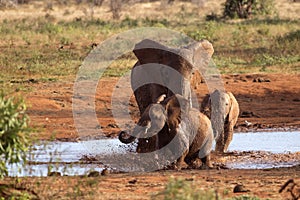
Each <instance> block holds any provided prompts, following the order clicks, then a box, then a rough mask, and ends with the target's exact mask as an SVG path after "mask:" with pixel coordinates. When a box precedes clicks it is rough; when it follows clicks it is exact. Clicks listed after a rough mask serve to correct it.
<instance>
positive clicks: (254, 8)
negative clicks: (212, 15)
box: [223, 0, 274, 19]
mask: <svg viewBox="0 0 300 200" xmlns="http://www.w3.org/2000/svg"><path fill="white" fill-rule="evenodd" d="M273 4H274V1H273V0H226V2H225V6H224V11H223V17H229V18H244V19H246V18H249V17H251V16H252V15H267V14H271V13H272V12H273V9H274V5H273Z"/></svg>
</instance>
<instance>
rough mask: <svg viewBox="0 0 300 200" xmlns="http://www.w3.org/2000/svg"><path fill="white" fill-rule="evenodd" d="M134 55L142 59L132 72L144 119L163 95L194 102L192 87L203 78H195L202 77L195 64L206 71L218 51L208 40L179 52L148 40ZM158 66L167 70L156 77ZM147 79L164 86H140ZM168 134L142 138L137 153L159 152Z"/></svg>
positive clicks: (160, 133)
mask: <svg viewBox="0 0 300 200" xmlns="http://www.w3.org/2000/svg"><path fill="white" fill-rule="evenodd" d="M133 52H134V54H135V55H136V57H137V58H138V62H137V63H136V64H135V65H134V67H133V69H132V71H131V87H132V89H133V91H134V96H135V99H136V101H137V104H138V107H139V111H140V115H142V113H144V112H145V109H146V108H147V107H148V106H149V105H150V104H152V103H155V102H156V99H157V98H158V97H159V96H160V95H162V94H166V97H167V98H168V97H171V96H172V95H174V93H176V94H180V95H182V96H183V97H184V98H186V99H188V100H189V101H191V98H192V97H191V87H190V82H192V83H193V84H195V85H192V87H193V88H194V87H196V85H197V84H199V83H200V82H201V77H198V76H195V77H193V74H196V75H199V73H194V70H195V66H194V65H195V63H197V65H199V64H200V65H201V66H200V67H201V69H203V70H204V69H205V68H206V66H207V64H208V63H209V60H210V59H211V56H212V54H213V52H214V49H213V46H212V45H211V43H209V42H208V41H206V40H203V41H200V42H195V43H192V44H190V45H188V46H186V47H181V48H179V49H172V48H168V47H166V46H164V45H162V44H159V43H158V42H155V41H152V40H148V39H146V40H143V41H141V42H140V43H138V44H136V46H135V48H134V50H133ZM158 65H160V66H165V67H167V68H163V70H159V71H158V72H154V73H153V71H152V69H153V68H155V67H157V66H158ZM197 67H198V66H197ZM168 68H171V70H168ZM172 70H175V71H177V72H178V74H180V76H174V74H172ZM154 71H155V70H154ZM170 71H171V72H170ZM170 73H171V74H170ZM144 77H148V78H149V79H150V80H155V81H153V82H161V83H163V85H161V84H156V83H150V84H142V85H140V84H139V83H143V79H144ZM196 79H199V80H196ZM168 85H169V86H170V85H172V88H173V90H172V91H171V90H170V88H168V87H167V86H168ZM166 134H167V133H166V129H162V130H161V131H160V132H159V133H158V135H157V136H156V137H154V136H153V137H148V138H139V139H138V146H137V152H139V153H145V152H152V151H155V150H156V147H157V145H156V139H157V138H158V140H161V142H160V143H161V144H163V143H165V142H164V138H163V137H164V135H166ZM121 136H125V134H123V133H122V134H121ZM161 136H163V137H161ZM119 138H120V137H119ZM130 139H133V138H130ZM121 141H122V138H121ZM123 141H124V140H123Z"/></svg>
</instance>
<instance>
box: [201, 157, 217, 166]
mask: <svg viewBox="0 0 300 200" xmlns="http://www.w3.org/2000/svg"><path fill="white" fill-rule="evenodd" d="M201 161H202V165H201V166H200V169H213V168H214V167H213V165H212V163H211V161H210V156H206V157H204V158H201Z"/></svg>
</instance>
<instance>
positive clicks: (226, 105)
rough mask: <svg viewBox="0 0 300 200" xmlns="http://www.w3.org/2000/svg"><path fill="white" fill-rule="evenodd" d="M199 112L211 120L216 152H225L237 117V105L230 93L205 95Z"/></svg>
mask: <svg viewBox="0 0 300 200" xmlns="http://www.w3.org/2000/svg"><path fill="white" fill-rule="evenodd" d="M200 111H201V112H202V113H204V114H205V115H207V116H208V117H209V118H210V119H211V123H212V127H213V130H214V137H215V139H216V151H217V152H222V153H223V152H226V151H227V149H228V146H229V144H230V142H231V140H232V137H233V128H234V126H235V124H236V122H237V119H238V115H239V105H238V102H237V100H236V98H235V97H234V96H233V94H232V93H231V92H223V91H219V90H215V91H214V92H213V93H212V94H211V95H206V96H205V97H204V99H203V101H202V104H201V109H200Z"/></svg>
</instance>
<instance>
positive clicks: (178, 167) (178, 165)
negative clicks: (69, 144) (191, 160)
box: [175, 150, 189, 170]
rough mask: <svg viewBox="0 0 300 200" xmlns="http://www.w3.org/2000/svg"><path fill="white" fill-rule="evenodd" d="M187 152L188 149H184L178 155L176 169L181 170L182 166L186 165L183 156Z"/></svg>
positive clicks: (185, 166)
mask: <svg viewBox="0 0 300 200" xmlns="http://www.w3.org/2000/svg"><path fill="white" fill-rule="evenodd" d="M188 153H189V151H188V150H186V151H184V152H183V154H182V155H181V156H180V158H178V159H177V162H176V165H175V168H176V169H177V170H181V169H182V168H187V167H188V165H187V164H186V162H185V161H184V159H185V157H186V156H187V154H188Z"/></svg>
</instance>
